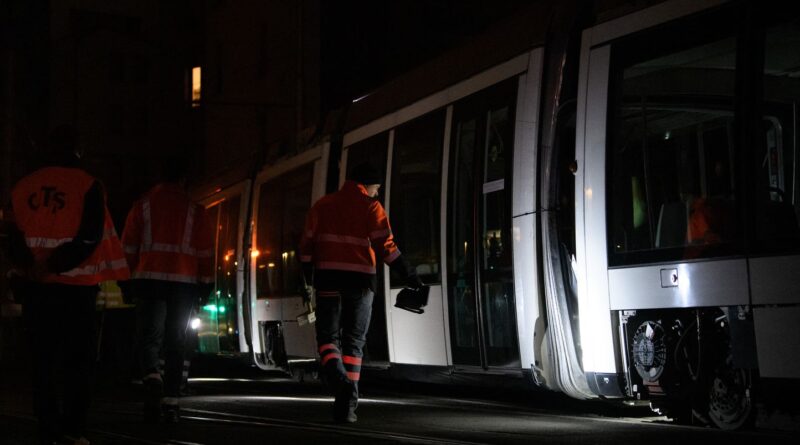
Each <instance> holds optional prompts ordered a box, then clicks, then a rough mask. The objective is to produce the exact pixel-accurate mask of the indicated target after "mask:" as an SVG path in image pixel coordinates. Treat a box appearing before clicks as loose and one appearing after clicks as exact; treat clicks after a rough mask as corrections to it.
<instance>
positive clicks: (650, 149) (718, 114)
mask: <svg viewBox="0 0 800 445" xmlns="http://www.w3.org/2000/svg"><path fill="white" fill-rule="evenodd" d="M721 32H724V31H721ZM713 33H714V30H709V33H707V34H712V35H713ZM688 38H690V39H692V38H694V37H691V36H689V37H688ZM644 40H646V39H644ZM735 67H736V41H735V39H734V38H733V37H726V36H725V35H724V34H723V35H721V36H719V37H716V38H713V39H710V40H706V41H703V42H672V41H670V42H666V43H665V44H663V45H660V46H659V45H656V46H655V47H650V46H646V45H645V44H644V43H643V42H633V44H631V47H630V48H622V47H620V48H618V51H616V52H615V53H612V71H611V91H612V93H611V107H610V109H609V111H610V113H611V119H610V121H609V130H608V134H609V143H610V145H609V146H610V147H611V149H610V150H609V172H608V181H607V187H608V189H607V195H606V196H608V202H609V212H608V215H609V216H608V218H609V220H608V231H609V233H608V234H609V238H608V239H609V265H611V266H619V265H627V264H636V263H642V262H653V261H675V260H686V259H695V258H704V257H712V256H720V255H726V254H732V253H736V252H737V251H740V250H741V241H742V238H743V230H742V226H743V224H742V222H741V221H740V219H741V218H740V217H739V215H740V205H741V200H740V193H741V190H740V186H739V184H740V181H741V178H739V177H737V172H738V171H739V165H737V164H738V162H737V159H738V155H737V152H736V145H737V144H736V143H735V139H736V134H737V127H736V126H735V125H734V93H735V78H736V76H735Z"/></svg>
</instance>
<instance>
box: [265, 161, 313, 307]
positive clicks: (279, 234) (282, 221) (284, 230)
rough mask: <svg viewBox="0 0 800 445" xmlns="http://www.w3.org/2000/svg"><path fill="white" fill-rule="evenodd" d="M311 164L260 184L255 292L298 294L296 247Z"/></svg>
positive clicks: (308, 203) (308, 201)
mask: <svg viewBox="0 0 800 445" xmlns="http://www.w3.org/2000/svg"><path fill="white" fill-rule="evenodd" d="M313 177H314V168H313V165H308V166H304V167H301V168H298V169H295V170H292V171H290V172H288V173H284V174H282V175H280V176H278V177H277V178H274V179H271V180H269V181H267V182H265V183H264V184H262V185H261V189H260V191H259V198H258V220H257V223H258V228H257V232H256V246H257V247H256V249H257V252H258V253H257V255H258V256H257V257H256V258H255V264H256V295H258V297H260V298H263V297H282V296H294V295H299V294H300V292H301V290H302V288H303V275H302V269H301V266H300V261H299V258H298V256H297V246H298V245H299V243H300V236H301V234H302V233H303V227H304V223H305V218H306V214H307V213H308V209H309V208H310V207H311V187H312V180H313Z"/></svg>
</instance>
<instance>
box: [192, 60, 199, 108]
mask: <svg viewBox="0 0 800 445" xmlns="http://www.w3.org/2000/svg"><path fill="white" fill-rule="evenodd" d="M200 79H201V69H200V67H199V66H196V67H193V68H192V84H191V86H192V89H191V94H192V96H191V98H192V108H196V107H199V106H200V91H201V90H200V88H201V84H200Z"/></svg>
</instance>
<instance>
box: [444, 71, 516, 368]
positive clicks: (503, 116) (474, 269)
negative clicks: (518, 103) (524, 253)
mask: <svg viewBox="0 0 800 445" xmlns="http://www.w3.org/2000/svg"><path fill="white" fill-rule="evenodd" d="M515 95H516V89H515V83H513V82H506V83H504V84H501V85H500V86H498V87H496V88H495V89H493V90H489V91H488V92H485V93H482V94H479V95H478V96H476V97H474V98H468V99H467V100H465V101H464V102H462V103H459V104H457V105H456V108H455V111H454V113H453V115H454V121H453V126H452V128H453V135H452V137H451V141H452V149H451V156H450V159H451V166H450V186H449V190H450V197H449V205H448V206H449V211H448V215H449V222H448V229H449V230H448V234H449V236H448V255H449V261H448V264H449V266H448V267H449V271H448V273H449V280H448V281H449V283H450V289H448V299H449V307H450V326H451V329H450V330H451V347H452V351H453V362H454V363H455V364H457V365H468V366H483V367H514V366H519V347H518V343H517V338H516V332H517V329H516V317H515V304H514V289H513V277H512V264H511V258H512V256H511V238H510V235H511V234H510V227H511V194H510V191H511V169H512V164H511V162H512V158H511V156H512V148H513V138H514V130H513V123H514V116H513V110H514V103H515V97H516V96H515Z"/></svg>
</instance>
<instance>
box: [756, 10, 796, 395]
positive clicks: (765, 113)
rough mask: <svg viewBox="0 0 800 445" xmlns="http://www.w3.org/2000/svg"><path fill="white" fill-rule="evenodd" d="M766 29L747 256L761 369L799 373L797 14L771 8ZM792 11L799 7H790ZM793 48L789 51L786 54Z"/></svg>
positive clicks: (781, 374) (780, 374)
mask: <svg viewBox="0 0 800 445" xmlns="http://www.w3.org/2000/svg"><path fill="white" fill-rule="evenodd" d="M773 12H774V14H775V17H781V22H778V23H767V24H766V26H765V28H766V29H765V31H764V35H763V39H764V42H763V68H762V80H761V85H760V86H761V91H762V95H763V99H762V103H761V107H760V108H761V116H754V118H757V117H760V118H761V119H760V121H761V129H760V130H757V131H756V132H755V138H756V141H755V142H756V143H755V144H753V147H755V149H754V150H753V151H752V153H749V160H750V162H749V163H748V165H750V166H751V170H750V171H749V172H748V173H750V175H751V177H752V178H753V180H752V181H751V182H750V187H749V188H750V189H751V192H752V193H754V199H753V202H754V203H755V212H754V214H755V224H754V226H755V230H756V233H755V242H754V243H752V244H753V248H752V249H751V250H752V253H751V255H750V259H749V266H750V292H751V300H752V304H753V306H754V309H753V311H754V313H753V320H754V327H755V332H756V344H757V351H758V366H759V375H760V376H761V378H762V379H764V378H774V379H783V378H795V379H796V378H799V377H800V362H798V361H797V360H796V359H795V357H797V353H798V351H800V323H798V320H800V279H798V278H797V274H796V273H794V272H793V271H797V270H799V269H798V268H799V267H800V224H798V222H799V221H800V197H798V193H800V186H798V167H800V163H799V162H798V153H797V144H798V143H797V104H798V102H800V93H798V92H800V78H798V77H797V74H796V73H797V66H798V65H797V63H798V57H797V54H799V53H800V19H797V18H795V19H794V20H791V21H783V20H785V19H783V18H785V17H791V16H792V14H791V13H790V11H783V13H781V12H779V11H773ZM794 15H795V17H796V13H794ZM788 54H791V55H792V56H787V55H788Z"/></svg>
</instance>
